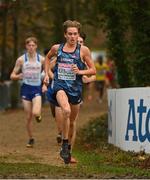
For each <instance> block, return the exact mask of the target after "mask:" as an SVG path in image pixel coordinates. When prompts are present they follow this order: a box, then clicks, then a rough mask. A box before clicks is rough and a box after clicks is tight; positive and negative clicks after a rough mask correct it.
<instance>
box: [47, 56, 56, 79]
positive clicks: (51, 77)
mask: <svg viewBox="0 0 150 180" xmlns="http://www.w3.org/2000/svg"><path fill="white" fill-rule="evenodd" d="M56 60H57V58H56V57H55V58H54V59H53V60H52V61H51V62H50V70H49V72H48V75H49V77H50V79H53V77H54V73H53V69H54V66H55V64H56Z"/></svg>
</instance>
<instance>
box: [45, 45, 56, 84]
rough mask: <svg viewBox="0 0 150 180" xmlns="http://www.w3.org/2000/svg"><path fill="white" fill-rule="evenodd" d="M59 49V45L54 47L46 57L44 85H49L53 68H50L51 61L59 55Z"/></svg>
mask: <svg viewBox="0 0 150 180" xmlns="http://www.w3.org/2000/svg"><path fill="white" fill-rule="evenodd" d="M58 48H59V44H56V45H54V46H52V48H51V49H50V50H49V52H48V53H47V55H46V57H45V63H44V64H45V78H44V83H46V84H48V83H49V73H52V72H51V71H52V70H51V68H50V59H51V58H52V57H54V56H56V55H57V51H58Z"/></svg>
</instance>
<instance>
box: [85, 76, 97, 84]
mask: <svg viewBox="0 0 150 180" xmlns="http://www.w3.org/2000/svg"><path fill="white" fill-rule="evenodd" d="M82 81H83V83H90V82H93V81H96V76H95V75H91V76H86V75H83V76H82Z"/></svg>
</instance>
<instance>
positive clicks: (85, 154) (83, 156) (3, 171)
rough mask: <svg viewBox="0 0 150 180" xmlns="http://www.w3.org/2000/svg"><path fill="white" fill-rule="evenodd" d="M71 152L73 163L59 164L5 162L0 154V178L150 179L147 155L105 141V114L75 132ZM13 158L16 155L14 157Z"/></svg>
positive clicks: (149, 162) (148, 157)
mask: <svg viewBox="0 0 150 180" xmlns="http://www.w3.org/2000/svg"><path fill="white" fill-rule="evenodd" d="M73 155H74V156H75V157H77V159H78V160H79V163H78V164H77V165H63V166H61V167H58V166H51V165H47V164H40V163H38V162H39V161H38V160H36V159H34V158H35V157H22V159H23V160H24V159H25V158H27V159H29V160H30V159H31V160H32V161H34V163H30V162H29V163H8V162H10V161H9V160H10V157H9V156H7V157H6V156H5V157H0V178H55V179H57V178H81V179H85V178H91V179H92V178H103V179H106V178H150V155H148V154H145V153H144V152H140V153H134V152H125V151H122V150H120V149H119V148H116V147H114V146H113V145H110V144H108V143H107V116H106V115H105V116H103V117H98V118H96V119H93V120H91V122H90V123H89V124H88V125H87V126H85V127H84V128H83V129H81V130H80V131H79V132H78V136H77V144H76V146H75V149H74V152H73ZM14 158H17V157H14Z"/></svg>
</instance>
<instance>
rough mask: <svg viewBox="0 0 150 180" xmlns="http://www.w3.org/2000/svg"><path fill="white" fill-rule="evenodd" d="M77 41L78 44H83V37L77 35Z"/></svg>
mask: <svg viewBox="0 0 150 180" xmlns="http://www.w3.org/2000/svg"><path fill="white" fill-rule="evenodd" d="M78 43H79V44H81V45H83V44H84V41H83V38H82V37H80V36H79V37H78Z"/></svg>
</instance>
